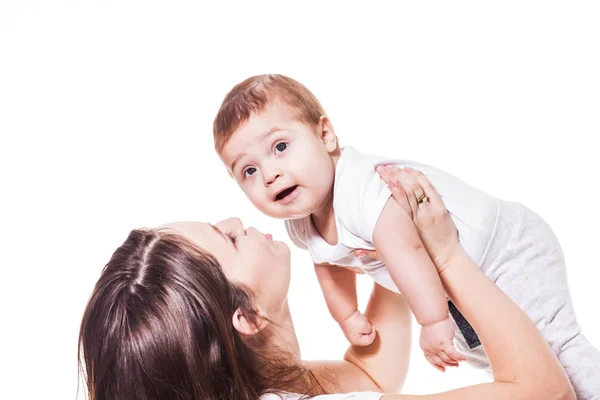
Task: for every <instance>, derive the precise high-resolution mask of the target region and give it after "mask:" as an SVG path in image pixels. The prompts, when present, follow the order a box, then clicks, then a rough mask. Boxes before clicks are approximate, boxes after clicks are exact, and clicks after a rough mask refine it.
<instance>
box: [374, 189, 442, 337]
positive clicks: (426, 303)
mask: <svg viewBox="0 0 600 400" xmlns="http://www.w3.org/2000/svg"><path fill="white" fill-rule="evenodd" d="M373 242H374V244H375V248H376V249H377V252H378V254H379V256H380V257H381V259H382V260H383V261H384V262H385V264H386V266H387V268H388V271H389V273H390V276H391V277H392V280H393V281H394V283H395V284H396V286H397V287H398V290H400V292H401V293H402V294H403V295H404V298H405V299H406V301H407V303H408V305H409V307H410V309H411V310H412V312H413V314H414V315H415V318H416V319H417V321H418V322H419V324H420V325H422V326H425V325H430V324H433V323H435V322H438V321H441V320H443V319H445V318H447V317H448V302H447V300H446V295H445V293H444V288H443V286H442V283H441V281H440V278H439V276H438V274H437V272H436V269H435V267H434V266H433V263H432V261H431V259H430V258H429V255H428V254H427V251H426V250H425V248H424V247H423V244H422V243H421V239H420V238H419V234H418V232H417V230H416V228H415V225H414V223H413V221H412V219H411V218H410V217H409V216H408V214H407V213H406V211H404V210H403V209H402V208H401V207H400V206H399V205H398V203H396V202H395V201H393V200H392V201H388V203H387V204H386V206H385V208H384V209H383V211H382V213H381V216H380V217H379V220H378V221H377V224H376V225H375V231H374V233H373Z"/></svg>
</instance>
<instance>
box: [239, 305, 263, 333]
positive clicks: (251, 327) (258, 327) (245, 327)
mask: <svg viewBox="0 0 600 400" xmlns="http://www.w3.org/2000/svg"><path fill="white" fill-rule="evenodd" d="M231 321H232V322H233V327H234V328H235V330H236V331H238V332H239V333H241V334H242V335H246V336H252V335H256V334H257V333H258V332H260V331H262V330H263V329H264V328H265V327H266V326H267V325H268V324H269V320H268V319H267V318H265V317H264V316H262V314H260V313H259V315H258V316H257V318H256V324H253V323H252V322H251V320H249V319H248V318H247V317H246V316H245V315H244V314H243V313H242V310H240V309H239V308H238V309H237V310H235V312H234V313H233V316H232V317H231Z"/></svg>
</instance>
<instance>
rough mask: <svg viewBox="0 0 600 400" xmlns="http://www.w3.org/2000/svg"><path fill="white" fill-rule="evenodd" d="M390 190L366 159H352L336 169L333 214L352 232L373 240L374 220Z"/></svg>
mask: <svg viewBox="0 0 600 400" xmlns="http://www.w3.org/2000/svg"><path fill="white" fill-rule="evenodd" d="M391 195H392V192H391V191H390V188H389V186H388V185H387V184H386V183H385V182H384V181H383V180H382V179H381V178H380V177H379V174H378V173H377V171H375V165H374V164H373V163H372V162H370V161H369V160H363V159H355V160H352V162H351V163H349V162H347V163H345V165H344V166H343V168H341V169H340V170H338V171H337V175H336V185H335V192H334V204H335V210H336V215H337V217H338V219H339V220H340V222H341V223H342V224H343V225H344V227H345V228H346V229H348V230H349V231H350V232H352V234H354V235H356V236H358V237H360V238H361V239H363V240H365V241H367V242H370V243H373V231H374V230H375V225H376V224H377V220H378V219H379V216H380V215H381V212H382V211H383V208H384V207H385V205H386V203H387V202H388V200H389V198H390V196H391Z"/></svg>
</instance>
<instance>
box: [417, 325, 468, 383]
mask: <svg viewBox="0 0 600 400" xmlns="http://www.w3.org/2000/svg"><path fill="white" fill-rule="evenodd" d="M453 340H454V324H453V323H452V321H451V320H450V317H446V319H443V320H441V321H439V322H435V323H433V324H431V325H427V326H423V327H422V328H421V349H422V350H423V352H424V353H425V358H426V359H427V361H429V362H430V363H431V365H433V366H434V367H435V368H437V369H439V370H440V371H442V372H446V367H458V363H459V361H465V360H466V359H467V357H465V356H464V355H462V354H460V353H459V352H458V351H456V349H455V348H454V341H453Z"/></svg>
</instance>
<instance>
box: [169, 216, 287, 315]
mask: <svg viewBox="0 0 600 400" xmlns="http://www.w3.org/2000/svg"><path fill="white" fill-rule="evenodd" d="M161 228H169V229H173V230H175V231H177V232H178V233H179V234H181V235H183V236H185V237H186V238H188V239H189V240H191V241H192V242H194V243H196V244H197V245H198V246H199V247H200V248H202V249H204V250H206V251H208V252H209V253H211V254H212V255H213V256H215V257H216V258H217V260H218V261H219V263H220V264H221V266H222V268H223V271H224V272H225V275H226V276H227V278H228V279H229V280H231V281H232V282H234V283H241V284H243V285H245V286H246V287H248V288H249V289H250V290H252V294H253V295H254V299H255V301H256V303H257V305H258V306H259V307H260V309H261V310H262V311H263V312H264V313H266V314H267V315H269V314H270V313H271V312H276V311H278V310H280V309H281V307H282V305H283V304H284V303H285V301H286V298H287V293H288V289H289V283H290V251H289V248H288V247H287V245H286V244H285V243H283V242H279V241H274V240H273V239H272V238H271V237H270V235H264V234H262V233H260V232H259V231H258V230H256V229H255V228H251V227H250V228H248V229H244V226H243V224H242V221H240V219H239V218H229V219H226V220H224V221H221V222H219V223H217V224H214V225H210V224H207V223H203V222H175V223H170V224H166V225H163V226H162V227H161Z"/></svg>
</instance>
